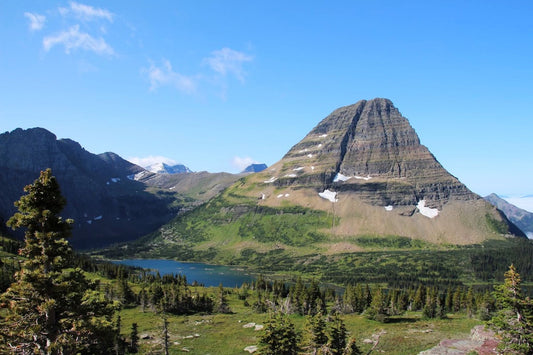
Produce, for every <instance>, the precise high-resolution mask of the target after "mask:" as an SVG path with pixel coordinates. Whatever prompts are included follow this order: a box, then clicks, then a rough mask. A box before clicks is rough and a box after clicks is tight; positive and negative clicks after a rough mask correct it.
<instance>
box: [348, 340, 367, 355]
mask: <svg viewBox="0 0 533 355" xmlns="http://www.w3.org/2000/svg"><path fill="white" fill-rule="evenodd" d="M344 353H345V355H362V354H363V352H362V351H361V349H359V347H358V346H357V342H356V341H355V339H354V338H351V339H350V340H349V341H348V345H346V350H345V352H344Z"/></svg>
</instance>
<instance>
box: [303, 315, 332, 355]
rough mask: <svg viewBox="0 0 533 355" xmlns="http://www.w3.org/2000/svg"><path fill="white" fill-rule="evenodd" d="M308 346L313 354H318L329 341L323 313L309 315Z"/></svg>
mask: <svg viewBox="0 0 533 355" xmlns="http://www.w3.org/2000/svg"><path fill="white" fill-rule="evenodd" d="M306 319H307V326H306V329H307V333H308V340H307V342H308V348H309V350H310V351H311V353H312V354H317V353H318V351H319V349H320V348H321V347H322V346H323V345H325V344H326V343H327V342H328V335H327V334H326V321H325V320H324V316H323V315H322V313H317V314H315V315H314V316H311V315H309V316H307V317H306Z"/></svg>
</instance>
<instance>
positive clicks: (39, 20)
mask: <svg viewBox="0 0 533 355" xmlns="http://www.w3.org/2000/svg"><path fill="white" fill-rule="evenodd" d="M24 16H25V17H27V18H28V19H29V20H30V30H31V31H39V30H42V28H43V27H44V22H45V21H46V17H45V16H43V15H39V14H32V13H31V12H25V13H24Z"/></svg>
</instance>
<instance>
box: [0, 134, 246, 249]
mask: <svg viewBox="0 0 533 355" xmlns="http://www.w3.org/2000/svg"><path fill="white" fill-rule="evenodd" d="M46 168H51V169H52V173H53V174H54V175H55V176H56V178H57V179H58V182H59V184H60V187H61V191H62V193H63V195H64V196H65V197H66V199H67V205H66V207H65V210H64V213H63V215H64V216H66V217H68V218H73V219H74V220H75V225H74V228H73V237H72V238H71V243H72V244H73V245H74V246H76V247H78V248H96V247H101V246H105V245H109V244H113V243H117V242H123V241H128V240H133V239H136V238H138V237H140V236H143V235H145V234H147V233H150V232H152V231H153V230H155V229H157V228H158V227H160V226H161V225H163V224H164V223H166V222H168V221H169V220H170V219H171V218H173V217H174V216H176V215H177V214H179V213H181V212H183V211H187V210H189V209H191V208H193V207H194V206H197V205H198V204H201V203H202V201H205V200H206V199H208V198H210V197H212V196H213V195H216V194H217V193H218V192H219V191H220V190H222V189H223V188H225V187H226V186H228V185H230V184H231V183H233V182H234V181H235V180H237V179H238V178H239V176H238V175H232V174H224V175H222V176H221V175H217V174H212V175H211V174H208V173H205V174H197V175H194V176H196V177H201V178H196V179H191V177H189V176H188V175H189V174H172V175H171V174H154V173H152V172H150V171H147V170H145V169H143V168H142V167H140V166H137V165H135V164H132V163H130V162H128V161H126V160H124V159H122V158H121V157H120V156H118V155H117V154H114V153H111V152H108V153H103V154H99V155H96V154H92V153H90V152H88V151H86V150H85V149H83V148H82V147H81V145H80V144H79V143H77V142H75V141H73V140H70V139H59V140H58V139H57V138H56V136H55V135H54V134H53V133H51V132H49V131H47V130H46V129H43V128H32V129H27V130H23V129H16V130H14V131H12V132H6V133H3V134H0V223H1V224H3V225H5V221H7V219H8V218H9V217H11V216H12V215H13V214H14V213H15V211H16V209H15V207H14V205H13V203H14V201H16V200H18V199H19V198H20V196H21V195H22V194H23V188H24V186H25V185H28V184H30V183H33V181H34V180H35V179H36V178H37V177H38V176H39V172H40V171H41V170H45V169H46ZM178 170H185V171H188V169H187V168H183V169H182V168H181V167H179V166H177V167H169V171H173V172H176V171H178ZM180 176H181V177H180ZM180 180H186V181H187V183H183V182H181V183H180ZM191 180H192V181H191ZM183 186H185V187H183Z"/></svg>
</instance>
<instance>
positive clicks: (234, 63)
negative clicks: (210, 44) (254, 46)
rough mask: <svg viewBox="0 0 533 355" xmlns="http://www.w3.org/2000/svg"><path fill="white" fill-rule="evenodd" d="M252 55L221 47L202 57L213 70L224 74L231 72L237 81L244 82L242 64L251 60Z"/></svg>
mask: <svg viewBox="0 0 533 355" xmlns="http://www.w3.org/2000/svg"><path fill="white" fill-rule="evenodd" d="M252 59H253V57H252V56H249V55H247V54H246V53H243V52H238V51H235V50H233V49H231V48H227V47H225V48H222V49H220V50H217V51H213V52H211V56H210V57H208V58H205V59H204V63H207V65H209V67H210V68H211V69H212V70H214V71H215V72H217V73H219V74H221V75H222V76H226V75H228V74H233V75H235V77H236V78H237V79H239V81H241V82H244V76H245V74H246V73H245V71H244V69H243V64H244V63H246V62H250V61H252Z"/></svg>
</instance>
